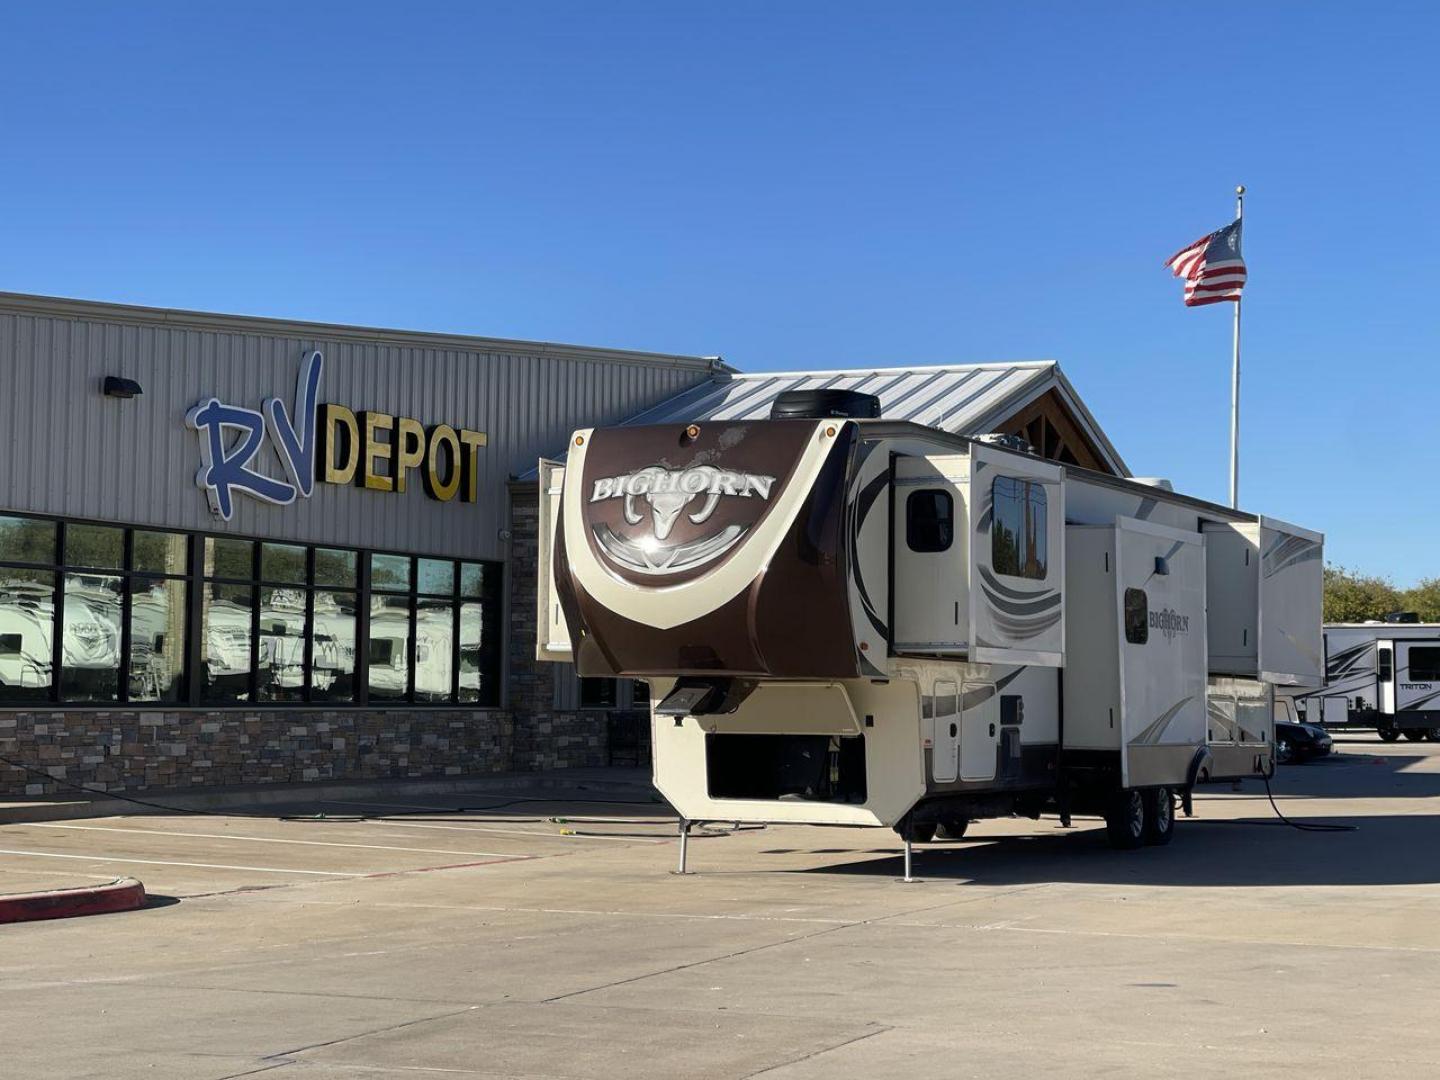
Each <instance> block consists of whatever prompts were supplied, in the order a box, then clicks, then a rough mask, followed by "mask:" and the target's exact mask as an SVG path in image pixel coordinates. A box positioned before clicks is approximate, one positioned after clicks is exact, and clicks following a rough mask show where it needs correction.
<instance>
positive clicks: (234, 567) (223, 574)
mask: <svg viewBox="0 0 1440 1080" xmlns="http://www.w3.org/2000/svg"><path fill="white" fill-rule="evenodd" d="M205 576H206V577H212V578H229V579H231V580H232V581H234V580H239V581H250V580H251V579H252V578H254V577H255V543H254V541H252V540H231V539H229V538H227V537H221V536H207V537H206V538H205Z"/></svg>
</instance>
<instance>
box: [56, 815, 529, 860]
mask: <svg viewBox="0 0 1440 1080" xmlns="http://www.w3.org/2000/svg"><path fill="white" fill-rule="evenodd" d="M27 827H28V828H32V829H75V830H78V831H82V832H111V833H134V834H136V835H139V836H190V837H194V838H196V839H198V840H241V841H245V842H246V843H254V844H305V845H308V846H311V847H338V848H360V849H362V850H365V851H405V852H410V853H412V854H416V855H469V856H472V857H475V858H482V859H489V858H494V859H511V858H516V857H517V853H516V852H513V851H455V850H454V849H452V848H418V847H396V846H393V845H390V844H347V843H344V842H342V841H339V840H295V839H291V838H289V837H278V836H238V835H235V834H232V833H197V832H182V831H179V830H172V829H126V828H122V827H120V826H118V825H62V824H58V823H56V822H48V821H32V822H29V823H28V825H27ZM519 857H520V858H526V859H530V858H534V856H533V855H520V856H519Z"/></svg>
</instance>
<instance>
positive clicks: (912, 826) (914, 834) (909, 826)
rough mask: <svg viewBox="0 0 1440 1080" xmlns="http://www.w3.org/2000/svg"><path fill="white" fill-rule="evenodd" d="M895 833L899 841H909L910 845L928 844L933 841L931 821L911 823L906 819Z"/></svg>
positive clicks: (932, 823) (932, 824)
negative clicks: (898, 835) (897, 834)
mask: <svg viewBox="0 0 1440 1080" xmlns="http://www.w3.org/2000/svg"><path fill="white" fill-rule="evenodd" d="M895 831H896V832H897V833H899V834H900V839H902V840H909V841H910V842H911V843H912V844H928V843H929V842H930V841H931V840H934V839H935V823H934V822H933V821H911V820H910V819H909V818H906V819H905V820H904V821H903V822H901V823H900V825H899V826H898V827H897V828H896V829H895Z"/></svg>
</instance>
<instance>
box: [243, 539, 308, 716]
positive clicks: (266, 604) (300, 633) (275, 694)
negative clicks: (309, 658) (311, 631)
mask: <svg viewBox="0 0 1440 1080" xmlns="http://www.w3.org/2000/svg"><path fill="white" fill-rule="evenodd" d="M267 546H268V545H267ZM302 553H303V551H302ZM306 601H307V594H306V592H305V590H304V589H303V588H298V589H297V588H291V587H281V586H270V585H265V586H261V588H260V638H259V643H258V644H259V653H258V657H257V665H256V667H257V678H256V683H255V697H256V700H258V701H304V700H305V638H306V627H307V623H308V619H307V617H306V610H305V609H306Z"/></svg>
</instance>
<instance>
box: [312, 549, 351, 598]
mask: <svg viewBox="0 0 1440 1080" xmlns="http://www.w3.org/2000/svg"><path fill="white" fill-rule="evenodd" d="M355 565H356V562H355V552H353V551H341V550H339V549H338V548H316V549H315V584H316V585H339V586H341V587H343V588H347V589H353V588H354V587H355Z"/></svg>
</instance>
